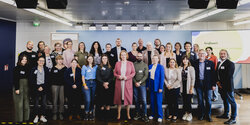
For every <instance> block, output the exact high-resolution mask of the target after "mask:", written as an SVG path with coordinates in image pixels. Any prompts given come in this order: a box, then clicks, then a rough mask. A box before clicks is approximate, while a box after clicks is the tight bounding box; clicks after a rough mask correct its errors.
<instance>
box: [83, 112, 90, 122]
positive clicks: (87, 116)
mask: <svg viewBox="0 0 250 125" xmlns="http://www.w3.org/2000/svg"><path fill="white" fill-rule="evenodd" d="M83 120H85V121H88V120H89V114H88V113H86V112H85V114H84V118H83Z"/></svg>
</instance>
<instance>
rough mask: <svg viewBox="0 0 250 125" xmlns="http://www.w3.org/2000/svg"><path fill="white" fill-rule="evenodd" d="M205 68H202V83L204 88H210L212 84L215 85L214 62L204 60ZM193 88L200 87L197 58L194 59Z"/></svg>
mask: <svg viewBox="0 0 250 125" xmlns="http://www.w3.org/2000/svg"><path fill="white" fill-rule="evenodd" d="M204 62H205V69H204V81H203V84H204V85H205V86H204V87H205V89H206V90H211V89H212V86H216V80H215V69H214V63H213V62H212V61H209V60H207V59H206V60H205V61H204ZM194 67H195V88H197V87H201V85H200V75H199V73H200V71H199V60H196V61H195V66H194Z"/></svg>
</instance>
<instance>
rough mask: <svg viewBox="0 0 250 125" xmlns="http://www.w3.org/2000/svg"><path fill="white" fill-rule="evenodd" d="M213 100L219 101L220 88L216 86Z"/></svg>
mask: <svg viewBox="0 0 250 125" xmlns="http://www.w3.org/2000/svg"><path fill="white" fill-rule="evenodd" d="M212 99H215V100H218V86H217V85H216V89H215V90H214V91H213V97H212Z"/></svg>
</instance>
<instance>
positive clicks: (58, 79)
mask: <svg viewBox="0 0 250 125" xmlns="http://www.w3.org/2000/svg"><path fill="white" fill-rule="evenodd" d="M56 63H57V64H56V65H55V66H54V67H53V68H52V69H51V72H50V84H51V89H52V100H53V110H52V112H53V117H52V119H53V120H56V119H57V112H58V107H59V119H60V120H63V115H62V113H63V111H64V85H65V80H64V72H65V70H66V69H67V68H66V67H65V66H64V65H63V57H62V56H61V55H58V56H57V57H56ZM57 100H59V106H57Z"/></svg>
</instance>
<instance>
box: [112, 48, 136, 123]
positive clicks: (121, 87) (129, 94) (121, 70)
mask: <svg viewBox="0 0 250 125" xmlns="http://www.w3.org/2000/svg"><path fill="white" fill-rule="evenodd" d="M127 59H128V53H127V52H126V51H125V50H122V51H121V53H120V60H121V61H119V62H117V63H116V65H115V69H114V76H115V77H116V81H115V94H114V104H116V105H118V115H117V120H118V121H120V117H121V106H122V104H124V105H125V106H126V110H127V119H128V120H131V117H130V113H129V111H130V105H132V101H133V82H132V79H133V77H134V75H135V68H134V64H133V63H132V62H130V61H127Z"/></svg>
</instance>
